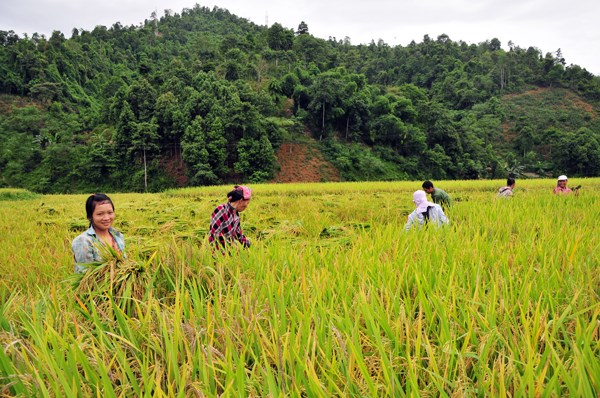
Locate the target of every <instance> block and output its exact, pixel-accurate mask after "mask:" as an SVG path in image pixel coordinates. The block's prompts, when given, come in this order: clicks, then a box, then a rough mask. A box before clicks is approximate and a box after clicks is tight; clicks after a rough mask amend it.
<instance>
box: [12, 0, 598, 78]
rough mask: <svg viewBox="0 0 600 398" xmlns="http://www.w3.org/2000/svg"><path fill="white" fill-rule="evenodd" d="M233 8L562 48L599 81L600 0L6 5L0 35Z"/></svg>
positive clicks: (362, 37)
mask: <svg viewBox="0 0 600 398" xmlns="http://www.w3.org/2000/svg"><path fill="white" fill-rule="evenodd" d="M196 3H198V4H200V5H201V6H207V7H210V8H212V7H213V6H215V5H216V6H218V7H221V8H226V9H228V10H229V11H230V12H231V13H232V14H235V15H237V16H239V17H242V18H246V19H248V20H250V21H252V22H254V23H256V24H259V25H265V24H266V22H267V21H268V23H269V25H271V24H273V23H275V22H279V23H280V24H281V25H283V26H284V27H286V28H291V29H294V30H296V29H297V27H298V24H299V23H300V22H301V21H305V22H306V23H307V25H308V29H309V32H310V33H311V34H312V35H314V36H316V37H321V38H324V39H327V38H328V37H330V36H332V37H335V38H336V39H338V40H341V39H344V38H345V37H346V36H348V37H349V38H350V40H351V42H352V44H360V43H369V42H370V41H371V40H372V39H373V40H375V42H377V40H379V39H383V40H384V41H385V42H386V43H388V44H389V45H391V46H394V45H397V44H400V45H403V46H406V45H407V44H408V43H410V42H411V41H412V40H414V41H415V42H417V43H418V42H421V41H422V40H423V36H424V35H425V34H428V35H429V36H430V37H431V38H432V39H436V38H437V37H438V36H439V35H441V34H447V35H448V36H449V37H450V39H451V40H453V41H459V40H462V41H465V42H467V43H480V42H482V41H485V40H491V39H493V38H498V39H499V40H500V42H501V43H502V47H503V48H504V49H508V46H507V43H508V42H509V41H512V42H513V43H514V44H515V45H518V46H520V47H522V48H528V47H530V46H533V47H537V48H538V49H540V50H541V51H542V53H543V54H545V53H547V52H551V53H554V52H555V51H556V50H557V49H559V48H560V49H561V51H562V55H563V57H564V58H565V60H566V62H567V65H570V64H577V65H579V66H581V67H583V68H585V69H587V70H588V71H589V72H591V73H594V74H595V75H599V76H600V51H599V48H600V45H599V43H600V22H599V20H598V19H599V17H600V1H598V0H570V1H558V0H470V1H468V0H404V1H402V0H370V1H367V0H360V1H359V0H344V1H342V0H296V1H289V0H278V1H275V0H211V1H209V2H199V1H193V0H190V1H184V0H103V1H97V0H0V30H6V31H8V30H14V31H15V33H17V34H19V36H22V35H23V33H28V34H32V33H34V32H37V33H39V34H45V35H46V36H47V37H49V36H50V35H51V33H52V31H53V30H60V31H62V32H63V33H64V34H65V36H66V37H67V38H68V37H71V31H72V30H73V28H75V27H77V28H83V29H86V30H91V29H93V28H94V27H95V26H96V25H104V26H106V27H110V26H112V25H113V24H114V23H115V22H120V23H121V24H122V25H127V26H129V25H131V24H133V25H138V24H140V23H141V22H143V21H144V19H146V18H149V17H150V14H151V13H152V12H153V11H155V10H156V11H157V12H158V15H163V14H164V10H165V9H170V10H172V11H173V12H175V13H180V12H181V10H182V9H183V8H192V7H193V6H194V4H196Z"/></svg>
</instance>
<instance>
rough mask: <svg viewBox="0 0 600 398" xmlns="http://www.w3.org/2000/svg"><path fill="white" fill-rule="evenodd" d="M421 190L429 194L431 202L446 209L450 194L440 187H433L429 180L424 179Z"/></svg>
mask: <svg viewBox="0 0 600 398" xmlns="http://www.w3.org/2000/svg"><path fill="white" fill-rule="evenodd" d="M422 187H423V190H424V191H425V192H427V193H428V194H430V195H431V200H432V201H433V203H435V204H438V205H440V206H442V207H443V208H445V209H447V208H448V207H450V196H449V195H448V194H447V193H446V192H445V191H444V190H443V189H440V188H434V186H433V183H432V182H431V181H425V182H424V183H423V185H422Z"/></svg>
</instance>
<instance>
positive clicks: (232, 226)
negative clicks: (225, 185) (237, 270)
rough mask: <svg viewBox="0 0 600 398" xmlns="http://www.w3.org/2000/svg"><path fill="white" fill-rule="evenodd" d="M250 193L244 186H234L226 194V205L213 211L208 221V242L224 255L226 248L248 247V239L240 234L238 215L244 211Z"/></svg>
mask: <svg viewBox="0 0 600 398" xmlns="http://www.w3.org/2000/svg"><path fill="white" fill-rule="evenodd" d="M251 197H252V191H251V190H250V188H248V187H246V186H244V185H236V186H234V187H233V190H232V191H231V192H229V193H228V194H227V203H223V204H221V205H219V206H217V208H216V209H215V210H214V211H213V213H212V216H211V220H210V231H209V235H208V242H209V243H210V244H211V245H214V246H215V247H216V248H218V249H220V250H221V252H222V253H225V251H226V248H227V247H228V246H235V245H237V244H241V245H242V246H243V247H250V239H248V238H247V237H246V236H245V235H244V234H243V232H242V228H241V226H240V213H241V212H243V211H244V210H246V208H247V207H248V204H249V203H250V199H251Z"/></svg>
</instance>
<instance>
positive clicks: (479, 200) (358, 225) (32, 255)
mask: <svg viewBox="0 0 600 398" xmlns="http://www.w3.org/2000/svg"><path fill="white" fill-rule="evenodd" d="M569 182H570V185H579V184H581V185H582V186H583V188H582V189H581V194H580V195H579V196H561V197H559V196H555V195H553V194H552V193H551V191H552V189H553V187H554V181H553V180H519V181H517V187H516V189H515V197H514V198H513V199H510V200H502V199H496V190H497V189H498V188H499V187H500V186H502V185H503V181H446V182H444V181H440V182H437V181H434V183H435V184H436V186H437V187H440V188H442V189H444V190H446V191H447V192H448V193H449V194H450V195H451V197H452V198H453V200H454V202H453V206H452V207H451V208H450V209H449V210H448V212H447V215H448V217H449V219H450V220H451V224H450V225H449V226H447V227H445V228H441V229H435V228H429V229H423V230H412V231H410V232H405V231H404V224H405V222H406V218H407V215H408V214H409V212H410V211H412V210H413V207H414V205H413V204H412V202H411V200H412V192H413V191H414V190H416V189H419V188H420V182H386V183H330V184H280V185H254V186H252V188H253V199H252V202H251V203H250V206H249V207H248V209H247V210H246V211H245V212H244V213H243V214H242V228H243V229H244V232H245V234H246V235H247V236H248V237H249V238H250V239H251V240H252V247H251V248H250V249H249V250H243V251H240V252H239V253H236V254H235V255H232V256H229V257H218V258H216V259H215V258H214V257H213V256H212V254H211V251H210V249H209V248H208V245H207V240H206V233H207V231H208V224H209V220H210V214H211V212H212V210H213V209H214V207H215V206H216V205H218V204H220V203H223V202H224V201H225V200H226V198H225V194H226V192H228V190H229V189H230V187H229V186H227V187H203V188H193V189H192V188H190V189H182V190H173V191H167V192H163V193H160V194H112V193H110V192H107V193H108V194H109V195H110V196H111V198H112V199H113V201H114V203H115V206H116V220H115V227H116V228H117V229H118V230H120V231H121V232H123V233H124V234H125V240H126V251H127V256H128V262H129V264H134V265H133V266H131V268H132V269H133V268H135V269H137V271H136V272H138V274H136V275H138V276H139V278H138V279H135V280H134V282H131V283H133V284H134V286H133V287H134V288H135V289H136V290H135V292H136V293H135V294H133V293H131V292H130V291H129V290H121V293H119V294H116V293H110V291H108V290H107V291H108V293H107V291H105V292H104V293H103V295H101V296H96V297H92V296H91V294H82V293H81V290H80V289H76V288H74V281H75V277H74V276H73V260H72V255H71V249H70V244H71V241H72V239H73V238H74V237H75V236H77V235H78V234H79V233H81V232H82V231H84V230H85V229H86V228H87V226H88V223H87V221H86V220H85V209H84V202H85V199H86V197H87V196H88V195H45V196H38V195H30V194H29V193H27V192H19V190H0V237H1V240H0V274H1V275H2V277H1V279H0V396H9V397H10V396H24V397H76V396H81V397H86V396H96V397H216V396H222V397H331V396H339V397H342V396H343V397H345V396H352V397H404V396H411V397H413V396H421V397H428V396H431V397H438V396H448V397H473V396H478V397H484V396H485V397H488V396H498V397H504V396H512V397H522V396H527V397H560V396H569V397H597V396H600V272H599V265H600V257H599V252H600V234H599V227H598V224H599V222H600V179H598V178H597V179H573V180H572V181H569ZM124 272H125V271H124ZM140 273H143V274H140ZM140 275H141V276H140ZM123 292H125V293H123ZM128 292H129V293H128ZM88 293H89V292H88Z"/></svg>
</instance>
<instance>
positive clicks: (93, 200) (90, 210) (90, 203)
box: [85, 193, 115, 223]
mask: <svg viewBox="0 0 600 398" xmlns="http://www.w3.org/2000/svg"><path fill="white" fill-rule="evenodd" d="M105 202H108V203H110V205H111V206H112V209H113V211H114V210H115V205H114V204H113V202H112V200H110V198H109V197H108V196H106V195H105V194H103V193H94V194H91V195H90V197H89V198H87V200H86V201H85V213H86V214H87V219H88V220H90V223H91V222H92V215H93V214H94V210H96V205H97V204H98V203H105Z"/></svg>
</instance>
